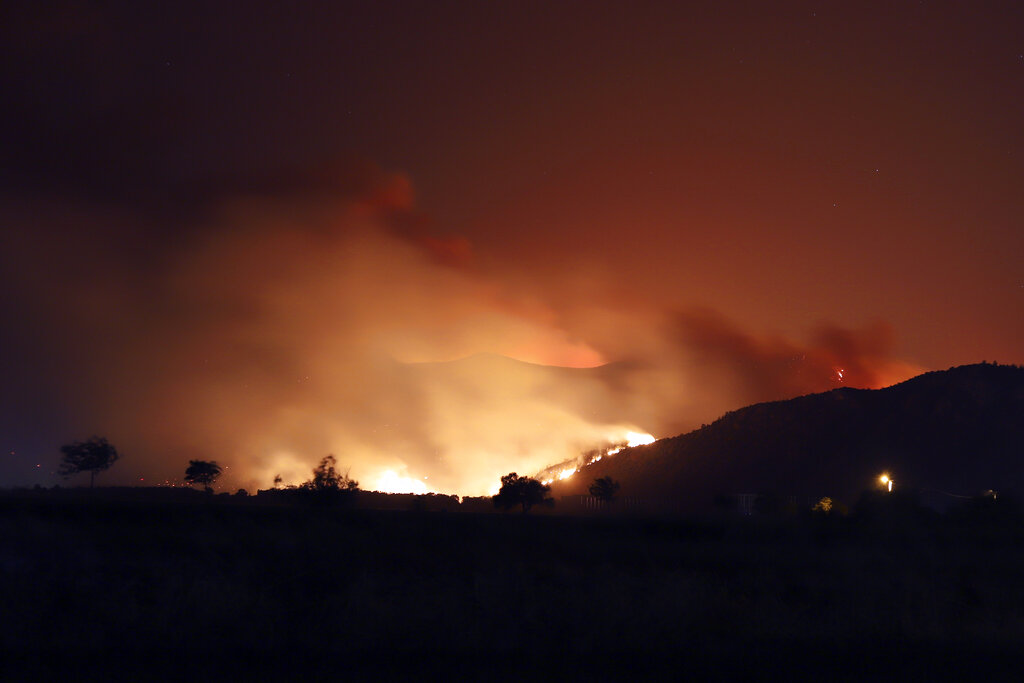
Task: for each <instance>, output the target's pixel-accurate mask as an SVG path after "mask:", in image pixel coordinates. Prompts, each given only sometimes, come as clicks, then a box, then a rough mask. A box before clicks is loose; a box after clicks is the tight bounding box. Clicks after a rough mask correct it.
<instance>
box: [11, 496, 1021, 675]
mask: <svg viewBox="0 0 1024 683" xmlns="http://www.w3.org/2000/svg"><path fill="white" fill-rule="evenodd" d="M1022 540H1024V532H1022V528H1021V526H1020V524H1019V523H1018V522H1017V521H1016V520H1015V519H1006V518H1002V517H998V516H987V517H986V516H984V515H975V516H974V517H966V518H961V519H955V518H949V517H928V516H924V517H913V519H910V518H884V515H883V517H882V518H879V517H878V516H877V515H876V516H875V518H874V519H873V520H872V521H868V520H866V519H864V518H861V519H857V518H847V519H839V518H835V519H828V518H826V519H816V518H809V517H805V518H794V519H784V520H783V519H775V520H770V519H751V518H747V519H739V518H737V519H718V520H690V521H679V520H675V521H667V520H663V521H658V520H637V519H615V518H569V517H557V516H547V517H537V518H534V517H529V516H527V517H523V516H522V515H519V514H510V515H474V514H460V513H415V512H372V511H357V510H338V509H323V508H317V507H313V506H296V507H266V506H258V505H255V504H251V503H245V502H237V503H236V502H230V503H223V502H218V501H213V500H211V501H210V502H208V503H189V504H182V503H175V502H170V501H164V502H153V503H151V504H149V503H139V502H133V503H129V502H113V501H106V502H104V501H101V500H97V501H92V502H81V501H78V502H76V501H55V500H47V499H45V498H39V499H32V498H13V497H0V543H2V545H0V616H2V620H0V648H2V657H3V659H2V663H0V667H3V670H2V672H0V673H2V674H3V676H0V678H5V679H6V680H27V679H38V680H62V679H63V680H174V679H178V678H180V677H182V676H186V677H188V678H198V679H204V680H210V679H212V680H343V679H366V680H397V679H411V680H427V679H435V678H450V679H454V680H463V679H476V680H510V679H518V680H523V679H527V678H532V679H536V680H543V679H549V678H565V679H568V680H590V679H605V678H618V677H622V676H625V677H626V679H627V680H634V679H637V678H655V679H687V678H692V679H693V680H707V679H719V678H734V677H735V678H745V679H757V680H773V679H789V678H793V677H798V678H800V677H804V676H805V675H810V676H815V677H817V676H827V678H826V679H825V680H828V679H832V680H849V679H857V680H873V679H878V678H903V679H905V680H929V679H931V680H935V679H947V680H948V679H961V680H980V679H982V678H985V677H996V678H1000V679H1002V678H1007V679H1012V678H1016V677H1017V675H1018V672H1016V671H1015V670H1014V667H1016V666H1017V662H1018V661H1019V659H1020V657H1019V652H1018V651H1019V648H1020V646H1021V645H1022V644H1024V583H1022V582H1021V577H1022V570H1024V545H1022V543H1021V541H1022Z"/></svg>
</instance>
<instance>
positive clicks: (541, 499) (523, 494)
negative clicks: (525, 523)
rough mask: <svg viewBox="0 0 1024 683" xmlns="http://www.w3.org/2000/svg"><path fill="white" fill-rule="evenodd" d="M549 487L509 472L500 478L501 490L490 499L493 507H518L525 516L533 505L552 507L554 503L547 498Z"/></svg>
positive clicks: (505, 508)
mask: <svg viewBox="0 0 1024 683" xmlns="http://www.w3.org/2000/svg"><path fill="white" fill-rule="evenodd" d="M550 491H551V487H550V486H545V485H544V484H542V483H540V482H539V481H537V480H536V479H532V478H530V477H520V476H519V475H518V474H516V473H515V472H510V473H509V474H506V475H505V476H504V477H502V478H501V489H500V490H499V491H498V494H497V495H496V496H494V497H493V498H491V500H493V501H494V506H495V507H499V508H501V509H503V510H510V509H512V508H514V507H515V506H517V505H519V506H521V507H522V509H523V514H524V515H525V514H526V513H527V512H529V510H530V508H531V507H533V506H534V505H549V506H550V505H554V504H555V501H554V500H553V499H552V498H551V497H549V496H548V493H549V492H550Z"/></svg>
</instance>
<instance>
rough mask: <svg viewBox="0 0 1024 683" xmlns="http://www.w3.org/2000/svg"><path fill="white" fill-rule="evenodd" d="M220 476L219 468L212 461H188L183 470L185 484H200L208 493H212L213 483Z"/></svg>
mask: <svg viewBox="0 0 1024 683" xmlns="http://www.w3.org/2000/svg"><path fill="white" fill-rule="evenodd" d="M220 474H221V467H220V465H218V464H217V463H216V461H213V460H189V461H188V467H187V468H186V469H185V482H186V483H188V484H190V485H194V484H202V486H203V488H204V489H206V490H207V491H208V492H212V491H213V488H212V485H213V482H214V481H216V480H217V477H219V476H220Z"/></svg>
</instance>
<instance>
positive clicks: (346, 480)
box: [60, 436, 619, 515]
mask: <svg viewBox="0 0 1024 683" xmlns="http://www.w3.org/2000/svg"><path fill="white" fill-rule="evenodd" d="M60 451H61V454H62V458H61V465H60V473H61V475H63V476H64V477H65V478H67V477H71V476H74V475H76V474H81V473H84V472H88V473H89V488H93V486H94V485H95V481H96V475H97V474H99V473H101V472H104V471H106V470H108V469H110V467H111V466H113V464H114V463H115V462H117V461H118V459H119V458H120V457H121V456H120V454H119V453H118V452H117V449H116V448H114V446H113V445H112V444H111V443H110V442H109V441H107V440H106V439H105V438H103V437H99V436H94V437H92V438H90V439H87V440H85V441H75V442H73V443H70V444H67V445H65V446H61V449H60ZM337 464H338V461H337V459H336V458H335V457H334V456H333V455H327V456H325V457H324V458H323V459H321V460H320V463H319V464H318V465H317V466H316V467H315V468H313V477H312V478H311V479H309V480H308V481H306V482H304V483H303V484H300V485H299V486H297V487H295V488H297V489H301V490H306V491H310V492H313V493H318V494H321V495H331V494H337V493H346V492H349V493H350V492H354V491H357V490H358V489H359V482H358V481H356V480H355V479H352V478H351V477H349V476H348V471H347V470H346V471H345V472H340V471H339V470H338V468H337ZM223 471H224V468H223V467H222V466H221V465H220V464H219V463H217V461H215V460H189V462H188V467H186V468H185V483H187V484H188V485H190V486H202V487H203V489H204V490H205V491H206V492H207V493H212V492H213V484H214V482H216V481H217V479H218V478H219V477H220V475H221V474H222V473H223ZM280 483H281V476H280V475H278V476H276V477H275V478H274V484H275V486H277V485H279V484H280ZM618 490H619V483H618V482H616V481H613V480H612V478H611V477H601V478H599V479H595V480H594V483H593V484H591V486H590V495H592V496H594V497H595V498H597V499H598V500H600V501H602V502H605V503H611V502H612V501H613V500H614V499H615V496H616V494H617V493H618ZM550 493H551V487H550V486H548V485H546V484H544V483H542V482H540V481H538V480H536V479H534V478H532V477H521V476H519V475H518V474H516V473H515V472H510V473H509V474H506V475H505V476H503V477H502V478H501V488H500V489H499V490H498V493H497V494H496V495H494V496H493V497H492V500H493V501H494V505H495V507H497V508H500V509H503V510H511V509H513V508H519V509H520V510H521V511H522V513H523V514H524V515H525V514H526V513H527V512H529V511H530V509H531V508H533V507H534V506H537V505H544V506H549V507H550V506H553V505H554V503H555V501H554V499H552V498H551V495H550Z"/></svg>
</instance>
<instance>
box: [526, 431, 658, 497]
mask: <svg viewBox="0 0 1024 683" xmlns="http://www.w3.org/2000/svg"><path fill="white" fill-rule="evenodd" d="M655 441H656V439H655V437H654V435H653V434H647V433H646V432H638V431H633V430H627V431H626V432H625V433H624V434H622V435H621V436H618V437H616V438H615V439H614V440H612V441H611V442H610V444H609V445H608V446H607V447H606V448H603V449H597V450H592V451H587V452H586V453H584V454H583V455H582V456H581V457H579V458H577V459H576V460H567V461H565V462H560V463H558V464H557V465H552V466H550V467H548V468H546V469H544V470H541V471H540V472H538V473H537V475H536V476H537V478H538V479H540V482H541V483H542V484H544V485H545V486H547V485H548V484H550V483H551V482H553V481H556V480H558V481H561V480H563V479H568V478H569V477H571V476H573V475H574V474H576V473H577V472H579V471H580V470H581V469H583V468H584V467H587V466H588V465H592V464H594V463H595V462H600V460H601V459H602V458H604V457H605V456H612V455H615V454H616V453H618V452H619V451H621V450H622V449H623V448H633V447H635V446H645V445H647V444H649V443H654V442H655Z"/></svg>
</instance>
